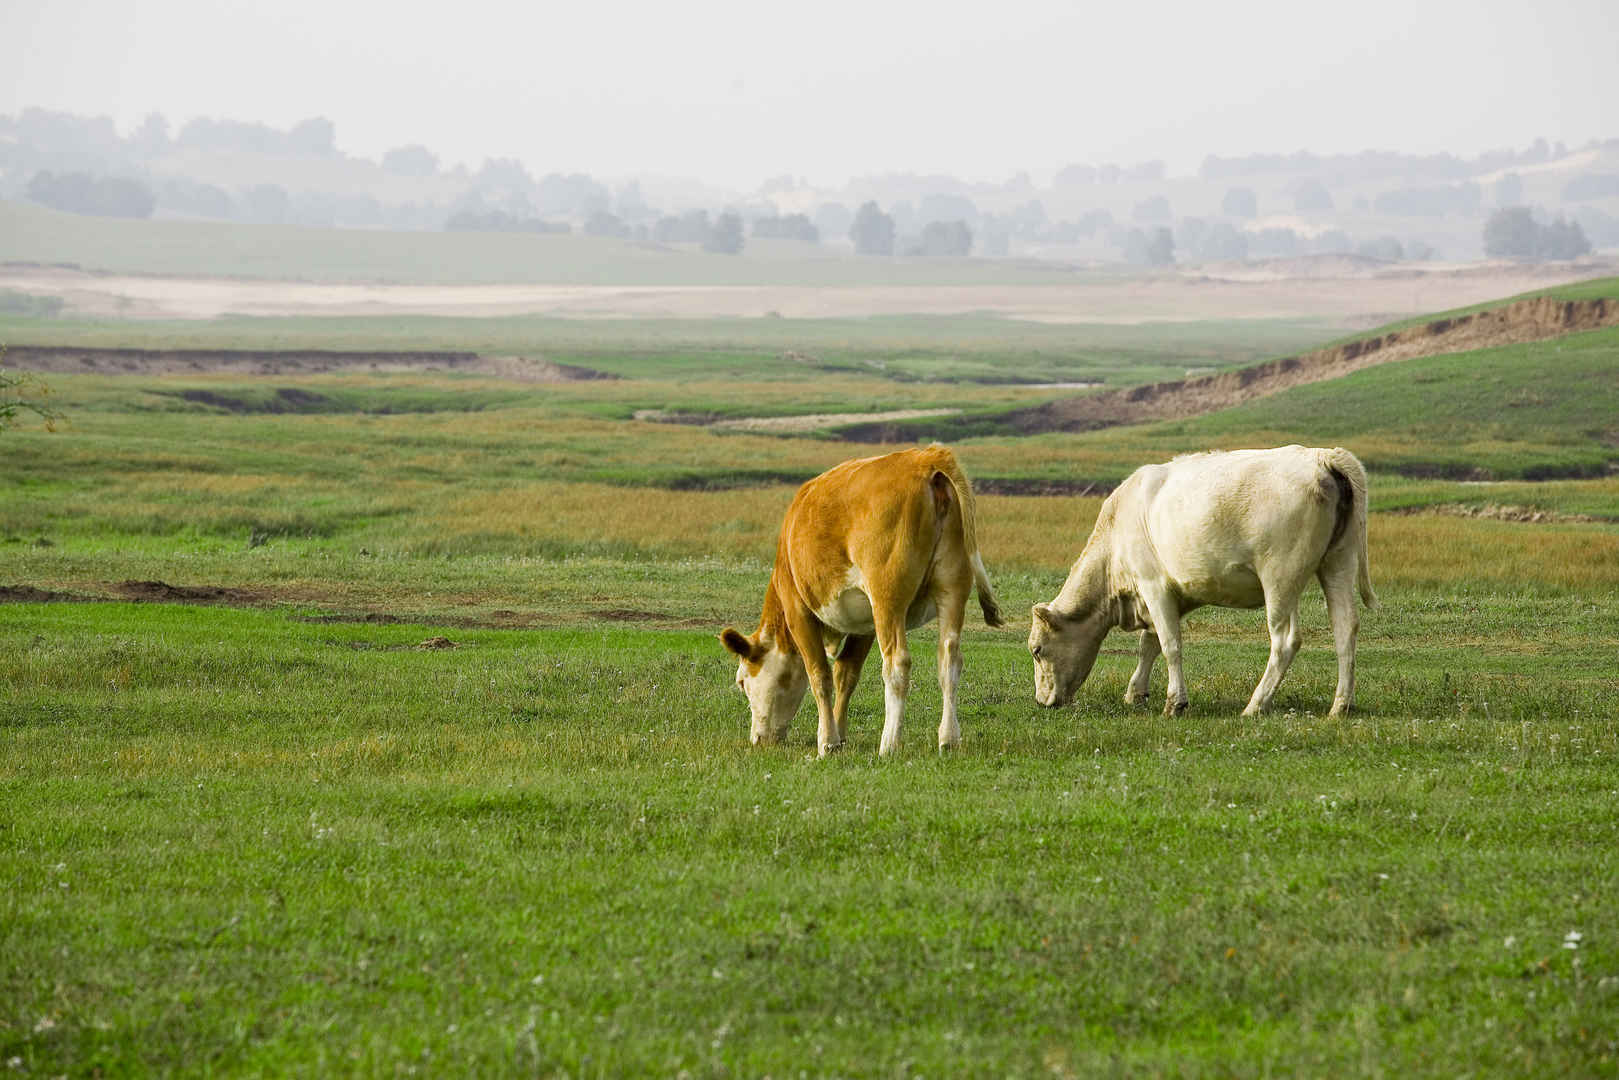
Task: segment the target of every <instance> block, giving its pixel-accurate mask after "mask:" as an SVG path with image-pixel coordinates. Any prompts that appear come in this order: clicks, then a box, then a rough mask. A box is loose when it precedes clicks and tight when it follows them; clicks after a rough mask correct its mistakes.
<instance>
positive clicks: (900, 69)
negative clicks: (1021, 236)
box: [0, 0, 1619, 189]
mask: <svg viewBox="0 0 1619 1080" xmlns="http://www.w3.org/2000/svg"><path fill="white" fill-rule="evenodd" d="M0 72H4V74H3V75H0V113H16V112H18V111H20V110H21V109H23V108H26V107H28V106H31V105H36V106H41V107H45V108H53V109H62V110H67V111H71V112H76V113H86V114H104V115H110V116H112V117H113V119H114V120H115V122H116V123H117V125H118V128H119V130H120V131H121V132H123V133H126V134H127V133H128V132H129V131H130V130H131V129H132V128H133V127H134V126H135V125H136V124H138V123H139V122H140V120H141V118H142V117H143V116H145V115H146V114H147V113H148V112H153V111H156V112H161V113H163V114H164V115H165V116H167V117H168V119H169V122H170V124H171V125H172V129H173V130H176V131H177V130H178V129H179V127H180V125H182V124H183V123H184V122H185V121H186V120H188V119H190V118H192V117H194V116H199V115H202V116H212V117H228V118H231V119H236V120H252V121H259V122H262V123H267V124H270V125H272V126H274V127H278V128H286V127H290V126H291V125H292V124H294V123H296V122H297V121H299V120H302V119H305V118H307V117H310V116H325V117H328V118H329V119H331V120H332V121H333V122H334V123H335V124H336V126H337V143H338V146H339V148H340V149H342V150H343V151H344V152H346V153H349V154H354V155H359V156H365V157H379V156H380V155H381V153H382V152H383V151H385V150H387V149H389V148H391V147H394V146H399V145H402V144H405V143H412V142H420V143H424V144H425V145H427V146H428V147H429V148H430V149H432V150H433V151H434V152H436V153H437V154H438V155H439V156H440V159H441V160H442V161H443V162H444V164H446V165H452V164H454V163H456V162H465V163H467V164H468V165H469V166H472V167H474V168H476V167H477V166H478V165H479V164H481V163H482V161H483V159H484V158H486V157H517V158H520V159H522V161H523V162H524V163H525V164H526V165H527V166H528V167H529V170H530V171H531V172H532V173H534V174H535V175H541V174H543V173H547V172H557V171H565V172H575V171H578V172H588V173H591V174H594V175H596V176H598V177H603V178H612V177H620V176H626V175H629V174H632V173H637V172H646V173H661V174H666V175H671V176H688V177H693V178H697V179H702V180H707V181H710V182H713V183H716V184H721V185H725V186H728V187H733V188H739V189H752V188H753V187H755V186H757V185H758V183H759V182H760V181H761V180H762V179H764V178H766V177H769V176H775V175H779V174H782V173H791V174H794V175H796V176H802V177H807V178H808V179H809V180H810V182H812V183H815V184H820V185H828V186H831V185H837V184H841V183H842V182H843V181H844V180H846V179H847V178H849V177H850V176H857V175H861V174H864V173H874V172H887V171H915V172H948V173H953V174H955V175H957V176H960V177H962V178H964V179H971V180H1003V179H1006V178H1007V177H1009V176H1011V175H1012V174H1013V173H1015V172H1017V171H1019V170H1027V171H1029V172H1031V173H1032V174H1033V175H1034V177H1035V179H1036V180H1037V181H1040V180H1044V179H1046V178H1048V177H1049V175H1050V174H1051V173H1052V172H1053V171H1054V170H1055V169H1057V168H1059V167H1061V166H1062V165H1064V164H1068V163H1070V162H1085V163H1089V164H1104V163H1117V164H1131V163H1134V162H1139V161H1145V160H1150V159H1154V158H1161V159H1163V160H1165V161H1167V162H1168V164H1169V169H1170V173H1171V174H1172V175H1173V174H1180V173H1189V172H1193V171H1195V170H1196V168H1197V166H1198V163H1199V162H1201V161H1202V159H1203V157H1204V155H1206V154H1210V153H1217V154H1224V155H1234V154H1243V153H1251V152H1256V151H1266V152H1291V151H1294V150H1300V149H1306V150H1312V151H1316V152H1320V153H1330V152H1339V151H1355V150H1362V149H1368V148H1376V149H1386V150H1398V151H1405V152H1412V153H1433V152H1438V151H1442V150H1448V151H1451V152H1452V153H1456V154H1459V155H1463V156H1471V155H1473V154H1476V153H1478V152H1479V151H1481V150H1485V149H1490V148H1495V147H1503V146H1514V147H1522V146H1525V145H1527V144H1528V143H1529V142H1530V141H1532V140H1533V139H1534V138H1535V137H1536V136H1545V137H1546V138H1548V139H1551V140H1553V141H1556V140H1563V141H1565V142H1567V143H1568V144H1569V145H1570V146H1571V147H1572V146H1577V145H1579V144H1582V143H1584V142H1586V141H1588V140H1590V139H1592V138H1599V137H1600V138H1609V137H1614V136H1619V0H1542V2H1541V3H1539V4H1535V5H1529V4H1524V3H1522V2H1521V0H1354V2H1353V3H1340V4H1333V5H1325V4H1315V3H1309V2H1307V0H1305V2H1301V0H1258V2H1242V0H1228V2H1226V3H1208V2H1205V0H1197V2H1180V0H1159V2H1157V3H1129V2H1118V0H1112V2H1108V3H1077V2H1076V3H1034V2H1029V0H999V2H995V0H981V2H978V3H973V4H957V3H951V2H948V0H928V2H910V0H905V2H885V0H820V2H818V3H813V4H809V3H795V4H773V3H769V2H760V0H686V2H684V3H667V2H663V3H638V2H621V3H611V2H607V3H603V2H596V3H591V2H589V0H585V2H580V0H573V2H570V3H566V4H559V3H554V2H544V0H542V2H541V3H537V4H532V5H511V4H505V3H498V4H497V3H487V2H485V0H461V2H459V3H442V2H441V3H435V4H432V5H419V4H415V3H410V2H389V3H372V2H363V3H362V2H346V0H322V2H311V0H273V2H269V3H265V2H263V0H253V2H237V0H204V2H199V0H172V2H156V0H123V2H102V0H0Z"/></svg>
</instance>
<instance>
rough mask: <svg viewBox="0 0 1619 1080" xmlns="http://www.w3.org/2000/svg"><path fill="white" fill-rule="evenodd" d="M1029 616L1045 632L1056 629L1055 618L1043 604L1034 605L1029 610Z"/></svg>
mask: <svg viewBox="0 0 1619 1080" xmlns="http://www.w3.org/2000/svg"><path fill="white" fill-rule="evenodd" d="M1029 614H1030V616H1031V617H1032V618H1033V619H1034V621H1035V622H1037V623H1039V624H1041V625H1042V626H1044V627H1045V628H1046V629H1047V630H1055V629H1056V628H1057V619H1056V616H1054V615H1053V614H1052V612H1051V608H1049V607H1047V606H1046V605H1045V604H1036V605H1034V607H1032V608H1030V609H1029Z"/></svg>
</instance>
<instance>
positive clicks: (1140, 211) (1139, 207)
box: [1130, 195, 1172, 221]
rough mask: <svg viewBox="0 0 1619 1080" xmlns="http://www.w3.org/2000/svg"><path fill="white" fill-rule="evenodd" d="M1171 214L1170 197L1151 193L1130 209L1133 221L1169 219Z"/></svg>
mask: <svg viewBox="0 0 1619 1080" xmlns="http://www.w3.org/2000/svg"><path fill="white" fill-rule="evenodd" d="M1171 216H1172V215H1171V214H1170V211H1169V199H1167V198H1166V197H1164V196H1163V195H1149V196H1148V197H1147V198H1145V199H1142V200H1141V201H1140V202H1138V203H1136V205H1135V207H1134V208H1133V209H1132V210H1131V211H1130V219H1131V220H1132V221H1168V220H1169V219H1170V217H1171Z"/></svg>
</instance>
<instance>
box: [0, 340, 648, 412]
mask: <svg viewBox="0 0 1619 1080" xmlns="http://www.w3.org/2000/svg"><path fill="white" fill-rule="evenodd" d="M5 359H6V365H7V366H8V367H14V368H18V369H21V370H26V371H44V372H53V373H61V374H70V375H188V374H194V375H204V374H208V375H214V374H227V375H326V374H333V373H342V372H347V371H356V370H360V371H376V372H416V373H424V372H457V373H462V374H471V375H491V376H495V377H497V378H502V379H512V380H515V381H518V382H546V383H549V382H578V381H583V380H591V379H616V378H618V376H616V375H609V374H607V373H606V372H602V371H596V370H594V369H592V368H587V367H579V366H578V365H575V364H558V363H555V362H553V361H550V360H544V359H540V358H537V357H525V356H483V355H481V354H479V353H472V352H349V351H345V350H337V349H287V350H271V349H104V348H81V347H78V346H66V345H12V346H8V347H7V349H6V354H5ZM300 392H302V391H296V390H294V391H285V390H284V391H281V393H283V394H287V393H292V394H297V393H300ZM195 393H199V394H205V393H206V391H195ZM198 400H200V399H198Z"/></svg>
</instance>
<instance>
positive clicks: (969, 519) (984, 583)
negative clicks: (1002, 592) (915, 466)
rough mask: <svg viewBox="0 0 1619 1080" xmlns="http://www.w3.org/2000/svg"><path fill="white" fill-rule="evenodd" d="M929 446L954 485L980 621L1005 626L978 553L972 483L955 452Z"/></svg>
mask: <svg viewBox="0 0 1619 1080" xmlns="http://www.w3.org/2000/svg"><path fill="white" fill-rule="evenodd" d="M929 449H932V450H936V451H938V452H939V456H938V464H937V468H938V473H939V474H942V475H943V476H944V477H945V479H947V480H949V481H950V486H951V487H952V488H954V489H955V492H956V502H957V503H959V504H960V506H961V544H962V547H963V548H965V549H966V552H967V559H968V561H970V562H971V563H972V567H973V584H974V585H975V586H976V587H977V589H978V606H979V607H980V608H981V609H983V612H984V621H985V622H986V623H988V624H989V625H990V626H996V627H999V626H1005V625H1006V616H1005V615H1003V614H1001V602H1000V601H999V600H997V599H996V597H995V587H994V586H993V585H991V584H990V583H989V571H987V570H985V569H984V560H983V557H982V556H980V555H979V554H978V503H977V500H976V499H975V498H974V496H973V485H972V482H971V481H970V480H968V479H967V474H966V473H964V472H962V470H961V463H960V462H958V461H957V460H956V455H954V454H952V453H951V452H950V451H949V450H947V449H945V448H944V447H942V446H933V447H930V448H929Z"/></svg>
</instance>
